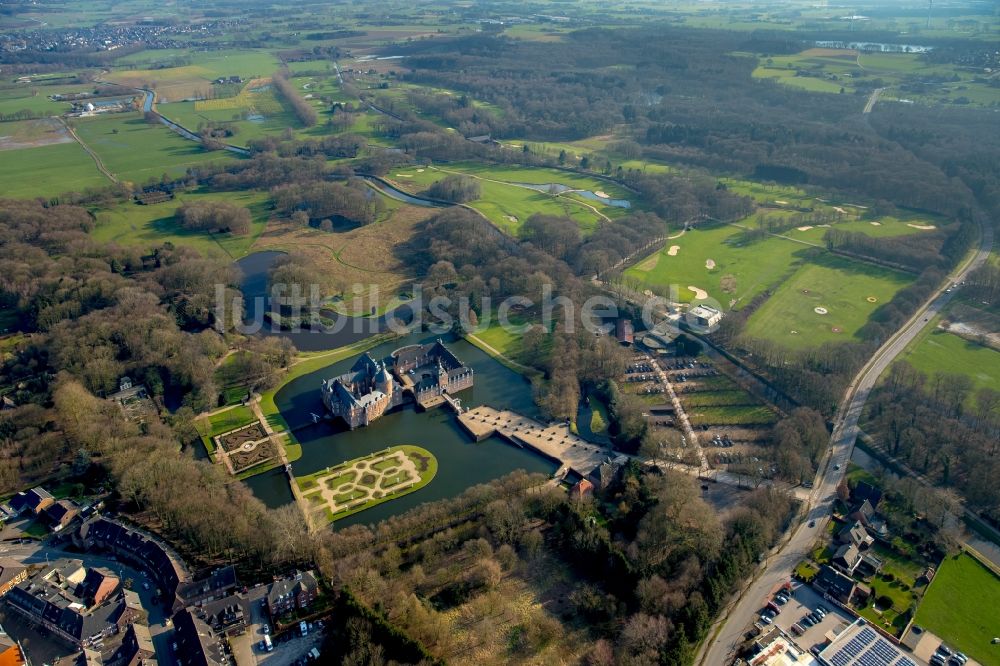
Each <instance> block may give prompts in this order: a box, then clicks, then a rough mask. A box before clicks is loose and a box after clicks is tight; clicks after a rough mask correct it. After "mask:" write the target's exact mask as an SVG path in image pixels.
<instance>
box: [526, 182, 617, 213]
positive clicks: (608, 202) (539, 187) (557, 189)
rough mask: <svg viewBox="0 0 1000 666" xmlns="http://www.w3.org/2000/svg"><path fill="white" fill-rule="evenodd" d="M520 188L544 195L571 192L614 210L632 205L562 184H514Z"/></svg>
mask: <svg viewBox="0 0 1000 666" xmlns="http://www.w3.org/2000/svg"><path fill="white" fill-rule="evenodd" d="M514 185H518V186H520V187H527V188H529V189H532V190H536V191H538V192H544V193H546V194H564V193H566V192H573V193H574V194H579V195H580V196H581V197H583V198H584V199H590V200H591V201H597V202H600V203H602V204H604V205H605V206H614V207H616V208H631V207H632V204H631V202H629V201H628V199H612V198H611V197H609V196H607V195H605V196H601V194H604V192H601V193H600V194H598V193H597V192H591V191H590V190H578V189H574V188H572V187H570V186H569V185H563V184H562V183H514Z"/></svg>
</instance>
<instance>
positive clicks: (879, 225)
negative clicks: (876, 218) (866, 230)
mask: <svg viewBox="0 0 1000 666" xmlns="http://www.w3.org/2000/svg"><path fill="white" fill-rule="evenodd" d="M868 224H870V225H872V226H873V227H881V226H882V223H881V222H869V223H868Z"/></svg>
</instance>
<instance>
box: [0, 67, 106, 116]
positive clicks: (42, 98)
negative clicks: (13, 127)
mask: <svg viewBox="0 0 1000 666" xmlns="http://www.w3.org/2000/svg"><path fill="white" fill-rule="evenodd" d="M72 80H75V76H74V77H73V78H69V77H67V78H66V79H48V80H46V79H40V80H37V81H34V80H33V81H32V82H31V83H7V84H4V85H3V86H0V116H7V115H11V114H14V113H18V112H20V111H28V112H30V113H33V114H38V115H46V116H58V115H61V114H63V113H66V112H67V111H69V110H70V109H71V108H72V105H71V104H70V103H69V102H57V101H54V100H52V99H49V96H50V95H57V94H61V95H65V94H68V93H83V92H93V91H94V89H95V88H96V87H97V86H96V84H94V83H71V81H72Z"/></svg>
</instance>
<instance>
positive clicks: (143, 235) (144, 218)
mask: <svg viewBox="0 0 1000 666" xmlns="http://www.w3.org/2000/svg"><path fill="white" fill-rule="evenodd" d="M206 201H225V202H227V203H231V204H234V205H237V206H244V207H246V208H249V209H250V213H251V215H252V217H253V223H252V225H251V228H250V233H249V234H247V235H246V236H235V235H233V234H230V233H222V234H210V233H205V232H194V231H188V230H186V229H182V228H181V227H180V226H179V225H178V224H177V222H176V221H175V219H174V215H175V213H176V211H177V209H178V208H180V207H181V205H183V204H185V203H197V202H206ZM269 207H270V204H269V201H268V195H267V193H265V192H259V191H253V190H251V191H246V192H207V191H202V190H197V191H193V192H178V193H177V196H176V197H175V198H174V199H173V200H171V201H164V202H162V203H157V204H151V205H148V206H140V205H139V204H136V203H134V202H131V201H130V202H128V203H124V204H120V205H118V206H117V207H115V208H112V209H110V210H101V211H98V212H97V213H96V217H97V226H96V227H95V228H94V231H93V234H92V235H93V236H94V238H95V239H97V240H99V241H102V242H115V243H119V244H122V245H142V246H144V247H145V248H146V249H151V248H153V247H155V246H158V245H161V244H162V243H164V242H168V241H169V242H171V243H173V244H175V245H186V246H189V247H193V248H195V249H196V250H198V251H199V252H201V253H202V254H205V255H222V256H226V257H229V258H230V259H238V258H240V257H242V256H244V255H245V254H247V253H248V252H249V251H250V247H251V246H252V245H253V244H254V242H255V241H256V240H257V238H258V237H259V236H260V234H261V233H263V231H264V227H265V226H266V225H267V218H268V215H269V214H270V211H269Z"/></svg>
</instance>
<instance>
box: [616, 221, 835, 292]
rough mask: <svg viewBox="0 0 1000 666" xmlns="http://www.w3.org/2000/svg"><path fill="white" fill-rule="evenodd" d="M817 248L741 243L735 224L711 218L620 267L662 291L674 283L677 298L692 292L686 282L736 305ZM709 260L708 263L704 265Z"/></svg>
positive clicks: (773, 240)
mask: <svg viewBox="0 0 1000 666" xmlns="http://www.w3.org/2000/svg"><path fill="white" fill-rule="evenodd" d="M674 247H676V249H675V250H674V251H673V254H671V248H674ZM820 251H821V250H815V249H812V248H809V247H807V246H803V245H800V244H798V243H793V242H792V241H789V240H785V239H782V238H766V239H763V240H759V241H755V242H751V243H744V242H743V232H742V231H741V230H739V229H737V228H736V227H733V226H730V225H725V224H716V225H710V226H704V227H698V228H696V229H693V230H691V231H688V232H686V233H685V234H684V235H683V236H681V237H679V238H675V239H673V240H667V241H666V242H665V243H664V246H663V249H662V250H661V251H660V252H657V253H656V254H653V255H651V256H649V257H647V258H646V259H644V260H642V261H640V262H638V263H636V264H635V265H633V266H632V267H631V268H629V269H628V270H626V271H625V278H626V279H627V280H628V279H632V280H635V281H636V282H637V284H638V286H639V287H640V288H641V289H651V290H652V291H654V292H655V293H658V294H662V295H664V296H667V297H669V295H670V288H671V285H676V288H677V299H678V300H680V301H682V302H688V301H691V300H693V298H694V292H692V291H691V290H689V289H688V287H689V286H694V287H698V288H699V289H704V290H705V291H707V292H708V295H709V297H710V298H713V299H715V300H716V301H718V302H719V303H720V304H721V305H722V307H723V308H727V309H728V308H735V309H739V308H741V307H743V305H745V304H746V303H748V302H750V301H751V300H753V298H754V297H755V296H756V295H757V294H759V293H761V292H762V291H764V290H766V289H769V288H771V287H773V286H775V285H777V284H778V283H779V282H781V281H782V279H783V278H785V277H787V276H788V274H790V273H791V271H793V270H794V268H795V267H796V266H797V265H798V264H799V263H801V262H803V261H806V260H807V259H808V257H809V256H810V255H811V254H815V253H816V252H820ZM710 261H711V262H714V267H713V268H708V266H711V265H712V264H711V263H709V262H710Z"/></svg>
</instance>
